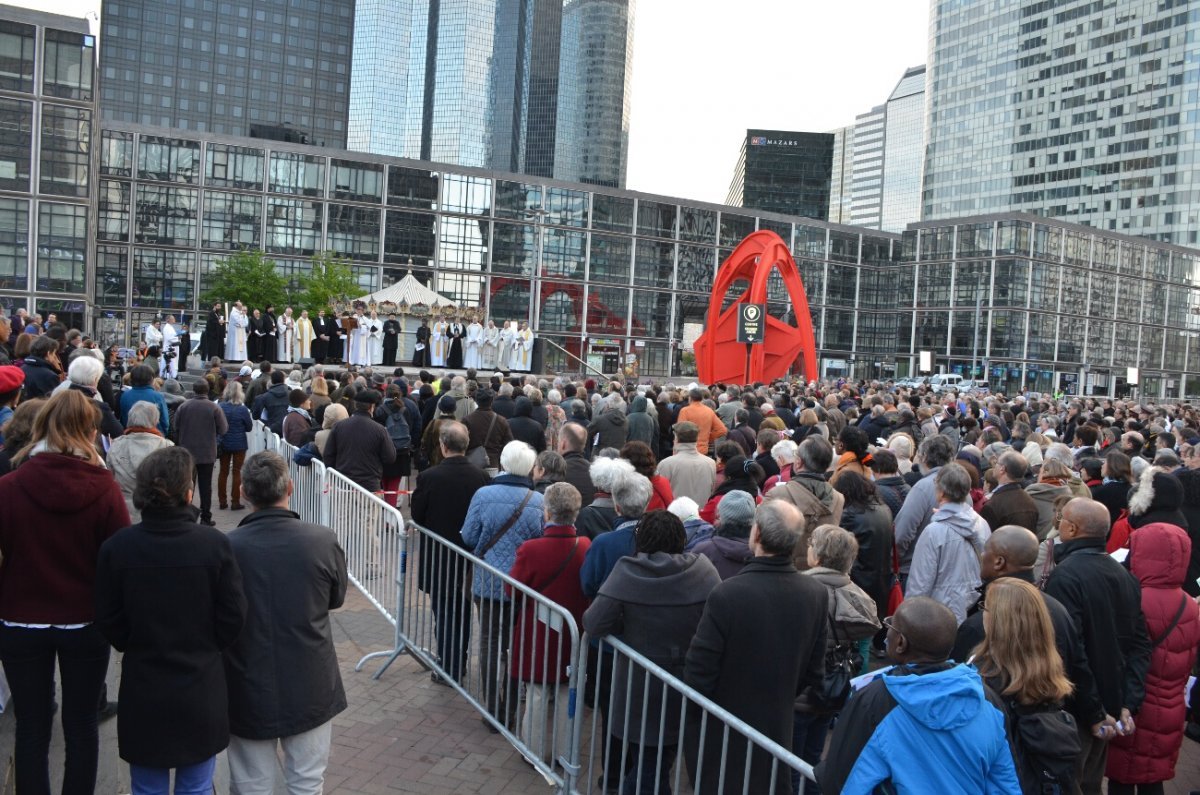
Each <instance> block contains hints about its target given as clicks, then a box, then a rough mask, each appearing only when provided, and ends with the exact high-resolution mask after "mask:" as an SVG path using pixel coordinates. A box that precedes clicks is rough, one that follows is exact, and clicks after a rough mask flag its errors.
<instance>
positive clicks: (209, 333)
mask: <svg viewBox="0 0 1200 795" xmlns="http://www.w3.org/2000/svg"><path fill="white" fill-rule="evenodd" d="M200 350H201V353H200V355H201V356H202V357H203V358H204V359H205V361H207V360H208V359H210V358H212V357H213V356H219V357H221V358H225V316H224V315H223V314H222V312H221V304H220V302H217V303H214V304H213V305H212V309H210V310H208V321H207V322H206V323H205V324H204V345H203V347H202V348H201V349H200Z"/></svg>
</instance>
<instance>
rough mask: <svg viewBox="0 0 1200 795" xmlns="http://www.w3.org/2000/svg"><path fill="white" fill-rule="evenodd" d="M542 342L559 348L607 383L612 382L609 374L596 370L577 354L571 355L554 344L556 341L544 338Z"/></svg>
mask: <svg viewBox="0 0 1200 795" xmlns="http://www.w3.org/2000/svg"><path fill="white" fill-rule="evenodd" d="M542 342H543V343H544V344H546V345H553V346H554V347H555V348H558V349H559V350H560V351H562V352H563V353H565V354H566V355H567V356H570V357H571V358H572V359H574V360H575V361H577V362H579V363H580V364H582V365H583V366H584V367H586V368H587V369H589V370H591V371H592V372H593V373H595V374H596V375H598V376H600V377H601V378H603V379H605V380H606V381H611V380H612V376H610V375H608V374H606V373H604V372H603V371H601V370H598V369H596V368H595V367H592V366H591V365H590V364H588V363H587V362H585V361H584V360H583V359H580V358H579V357H578V356H576V355H575V354H573V353H571V352H570V351H569V350H567V349H566V348H564V347H563V346H561V345H559V344H558V343H557V342H554V341H552V340H548V339H546V338H545V337H542Z"/></svg>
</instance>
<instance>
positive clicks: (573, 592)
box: [504, 525, 592, 682]
mask: <svg viewBox="0 0 1200 795" xmlns="http://www.w3.org/2000/svg"><path fill="white" fill-rule="evenodd" d="M591 544H592V542H591V540H589V539H588V538H586V537H583V536H576V535H575V528H574V527H570V526H562V525H547V526H546V529H545V531H544V532H543V534H542V537H541V538H533V539H530V540H529V541H526V542H525V543H524V544H521V546H520V547H518V548H517V560H516V562H515V563H513V567H512V571H510V572H509V575H511V576H512V578H513V579H515V580H517V581H518V582H520V583H523V584H525V585H528V586H529V587H530V588H532V589H533V590H535V591H537V592H538V593H540V594H542V595H543V596H545V597H547V598H548V599H550V601H552V602H555V603H556V604H560V605H562V606H563V607H565V608H566V609H567V610H568V611H569V612H570V613H571V615H572V616H574V618H575V625H576V626H577V627H582V626H583V612H584V611H585V610H587V607H588V604H589V602H588V598H587V597H586V596H584V595H583V587H582V585H581V584H580V578H579V570H580V569H581V568H582V567H583V558H584V556H585V555H587V551H588V548H589V547H590V546H591ZM568 556H570V558H569V559H568ZM564 561H565V562H566V566H565V567H564V566H563V562H564ZM504 590H505V592H506V593H508V594H509V595H511V596H512V598H513V601H514V602H516V603H517V604H516V606H515V607H514V608H513V609H514V610H517V611H518V612H517V615H516V620H515V622H514V623H513V634H512V650H511V651H510V652H509V655H508V657H509V675H510V676H511V677H512V678H514V679H520V680H521V681H523V682H565V681H567V678H568V677H567V666H568V665H569V664H570V662H571V653H572V652H571V635H570V633H569V632H561V633H560V632H559V631H558V630H557V629H551V628H550V627H549V626H547V624H546V622H545V621H544V620H542V621H539V620H538V615H537V612H538V611H537V607H538V603H537V602H536V601H535V600H533V599H527V598H524V597H523V596H522V594H520V593H516V594H513V592H512V587H511V586H508V585H506V586H505V587H504ZM522 603H524V604H523V605H522ZM552 620H553V619H552ZM560 641H561V643H560Z"/></svg>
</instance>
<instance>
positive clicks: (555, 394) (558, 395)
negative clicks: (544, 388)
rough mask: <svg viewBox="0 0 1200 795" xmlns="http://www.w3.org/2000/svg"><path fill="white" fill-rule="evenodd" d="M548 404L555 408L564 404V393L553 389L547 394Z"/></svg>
mask: <svg viewBox="0 0 1200 795" xmlns="http://www.w3.org/2000/svg"><path fill="white" fill-rule="evenodd" d="M546 402H547V403H550V404H551V405H554V406H557V405H558V404H559V403H562V392H559V391H558V390H557V389H551V390H550V391H549V392H547V393H546Z"/></svg>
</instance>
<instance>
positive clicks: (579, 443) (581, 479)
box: [558, 423, 596, 508]
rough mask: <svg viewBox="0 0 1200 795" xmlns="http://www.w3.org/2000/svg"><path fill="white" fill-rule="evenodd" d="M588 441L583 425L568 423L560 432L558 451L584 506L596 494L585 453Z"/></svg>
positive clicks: (590, 501) (568, 477) (568, 480)
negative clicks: (584, 448) (584, 447)
mask: <svg viewBox="0 0 1200 795" xmlns="http://www.w3.org/2000/svg"><path fill="white" fill-rule="evenodd" d="M586 441H587V430H586V429H585V428H584V427H583V426H582V425H578V424H573V423H567V424H566V425H563V427H562V430H561V431H559V433H558V452H559V453H560V454H561V455H562V457H563V460H564V461H565V462H566V464H567V482H568V483H570V484H571V485H572V486H574V487H575V488H576V489H578V490H579V496H580V498H581V499H582V500H583V507H584V508H586V507H587V506H589V505H591V504H592V499H593V498H594V497H595V496H596V487H595V486H594V485H593V484H592V475H591V464H590V463H588V460H587V457H586V456H584V454H583V446H584V444H585V443H586Z"/></svg>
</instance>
